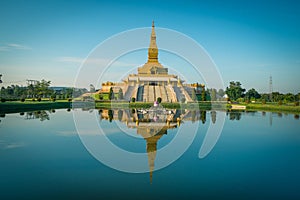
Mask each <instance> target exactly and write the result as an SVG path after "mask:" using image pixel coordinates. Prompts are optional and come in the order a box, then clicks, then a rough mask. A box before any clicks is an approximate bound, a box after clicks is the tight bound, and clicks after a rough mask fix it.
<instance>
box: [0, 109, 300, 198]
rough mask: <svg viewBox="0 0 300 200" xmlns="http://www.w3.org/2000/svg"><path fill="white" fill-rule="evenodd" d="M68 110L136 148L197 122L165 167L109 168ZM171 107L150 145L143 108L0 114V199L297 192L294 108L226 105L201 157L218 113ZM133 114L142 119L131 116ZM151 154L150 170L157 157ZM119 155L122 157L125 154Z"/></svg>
mask: <svg viewBox="0 0 300 200" xmlns="http://www.w3.org/2000/svg"><path fill="white" fill-rule="evenodd" d="M74 112H76V114H77V115H79V116H83V118H85V117H86V116H89V115H95V116H96V118H97V120H98V124H99V125H100V126H101V127H102V128H103V130H105V131H106V132H107V133H108V134H107V137H108V138H109V139H110V141H111V142H112V143H114V144H115V145H117V146H119V147H120V148H122V149H125V150H128V151H131V152H136V153H139V152H142V153H147V152H148V153H149V151H153V148H156V149H161V148H163V147H164V146H166V145H168V144H169V143H170V142H172V140H173V139H174V138H175V137H176V134H177V131H178V130H179V129H181V130H182V131H183V133H186V134H187V137H188V135H189V134H190V132H191V131H192V127H194V126H195V125H196V126H198V125H199V128H198V130H197V134H196V136H195V138H194V140H193V142H192V144H191V146H189V148H188V149H187V151H186V152H185V153H184V154H183V155H182V156H181V157H180V158H179V159H178V160H176V161H175V162H174V163H172V164H170V165H169V166H167V167H166V168H163V169H160V170H157V171H154V172H153V174H152V178H151V177H150V174H149V173H124V172H120V171H117V170H114V169H111V168H110V167H107V166H106V165H104V164H102V163H101V162H99V161H98V160H97V159H95V158H94V157H93V156H92V155H91V154H90V153H89V152H88V150H86V148H85V147H84V145H83V144H82V142H81V140H80V137H79V136H78V134H77V131H76V128H75V124H74V119H73V113H74ZM172 112H173V114H174V116H175V117H176V115H181V116H182V115H185V118H183V120H182V122H181V124H177V123H176V122H175V121H174V122H172V121H171V123H170V125H169V127H170V128H169V129H168V128H167V129H163V130H162V129H161V131H160V133H159V134H160V136H159V138H156V141H155V142H156V145H157V146H153V144H152V146H151V144H150V143H149V141H147V140H146V139H145V138H144V135H143V134H144V133H146V132H147V131H146V129H147V130H150V129H151V128H152V129H153V127H147V128H146V129H143V126H144V125H145V124H143V122H142V121H141V119H142V118H143V119H146V118H147V116H141V114H137V113H136V112H135V111H134V112H132V110H130V111H122V112H121V111H120V112H119V111H118V110H114V111H108V110H101V111H98V110H94V111H93V110H91V111H82V110H71V111H70V110H66V109H61V110H55V111H54V110H52V111H38V112H33V113H17V114H6V115H5V116H2V118H0V119H1V122H0V199H16V198H18V199H19V198H22V199H45V198H47V199H57V198H75V199H79V198H80V199H82V198H98V199H101V198H103V199H108V198H110V199H118V198H120V199H137V198H138V199H166V198H171V199H183V198H184V199H200V198H212V199H225V198H226V199H228V198H230V199H253V198H255V199H266V198H268V199H271V198H272V199H299V198H300V192H299V189H300V170H299V169H300V131H299V127H300V126H299V125H300V120H299V115H293V114H278V113H262V112H251V113H246V112H243V113H227V114H226V120H225V124H224V127H223V131H222V133H221V135H220V137H219V139H218V140H217V143H216V145H215V146H214V147H213V148H212V150H211V151H210V152H209V154H208V155H207V156H206V157H205V158H203V159H200V158H199V156H198V155H199V150H200V147H201V145H202V143H203V141H204V138H205V135H206V131H207V130H208V127H209V125H210V124H211V121H214V122H215V121H217V120H218V118H216V116H217V117H218V116H220V115H222V113H221V112H216V113H212V112H210V111H207V112H189V111H184V112H181V113H178V111H172ZM223 114H224V113H223ZM134 117H137V119H140V121H141V122H140V123H139V124H136V122H135V121H134V120H133V118H134ZM162 118H163V117H161V116H159V117H158V118H155V122H154V121H153V118H152V119H151V120H148V121H147V120H145V123H150V122H153V123H157V124H158V123H159V120H162V121H164V120H165V119H162ZM175 119H176V118H175ZM217 122H218V121H217ZM217 122H216V123H217ZM179 125H180V126H179ZM149 128H150V129H149ZM152 129H151V130H152ZM124 132H126V134H124ZM152 142H153V141H152ZM147 145H148V146H147ZM151 148H152V149H151ZM158 153H159V152H157V154H158ZM157 154H156V158H155V157H154V158H155V159H156V160H155V161H154V163H152V164H153V165H154V166H153V165H151V164H149V170H150V168H151V167H154V168H155V167H156V166H155V164H156V163H158V162H159V160H158V159H159V155H157ZM148 155H149V154H148ZM146 159H147V158H146ZM120 162H127V161H126V158H123V159H121V160H120Z"/></svg>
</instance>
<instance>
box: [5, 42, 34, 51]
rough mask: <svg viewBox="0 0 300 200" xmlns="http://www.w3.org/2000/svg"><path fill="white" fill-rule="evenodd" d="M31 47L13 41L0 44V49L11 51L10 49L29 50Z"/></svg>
mask: <svg viewBox="0 0 300 200" xmlns="http://www.w3.org/2000/svg"><path fill="white" fill-rule="evenodd" d="M31 49H32V48H31V47H29V46H25V45H21V44H15V43H9V44H5V45H1V46H0V51H12V50H31Z"/></svg>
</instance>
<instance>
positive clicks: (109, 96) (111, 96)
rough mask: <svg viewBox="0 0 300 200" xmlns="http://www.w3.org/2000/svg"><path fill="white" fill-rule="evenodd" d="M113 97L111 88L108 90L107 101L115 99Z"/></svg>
mask: <svg viewBox="0 0 300 200" xmlns="http://www.w3.org/2000/svg"><path fill="white" fill-rule="evenodd" d="M114 96H115V95H114V91H113V88H112V87H111V88H110V89H109V93H108V99H109V100H112V99H114V98H115V97H114Z"/></svg>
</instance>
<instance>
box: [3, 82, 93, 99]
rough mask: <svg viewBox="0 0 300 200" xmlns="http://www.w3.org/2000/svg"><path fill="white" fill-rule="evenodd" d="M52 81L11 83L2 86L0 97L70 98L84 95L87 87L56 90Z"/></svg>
mask: <svg viewBox="0 0 300 200" xmlns="http://www.w3.org/2000/svg"><path fill="white" fill-rule="evenodd" d="M50 84H51V81H46V80H44V79H43V80H41V81H38V82H37V83H36V84H30V85H28V86H19V85H11V86H7V87H1V93H0V98H1V100H2V101H5V100H21V99H26V98H32V99H35V98H36V99H39V98H51V99H68V98H73V97H77V96H80V95H82V94H83V93H85V92H86V91H87V90H86V89H74V88H68V87H63V88H62V89H60V90H54V89H53V88H51V87H50Z"/></svg>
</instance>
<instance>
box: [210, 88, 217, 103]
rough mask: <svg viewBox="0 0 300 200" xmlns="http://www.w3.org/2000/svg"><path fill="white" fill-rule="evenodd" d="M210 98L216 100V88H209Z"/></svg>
mask: <svg viewBox="0 0 300 200" xmlns="http://www.w3.org/2000/svg"><path fill="white" fill-rule="evenodd" d="M210 100H211V101H216V100H217V90H216V89H214V88H212V89H211V90H210Z"/></svg>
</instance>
